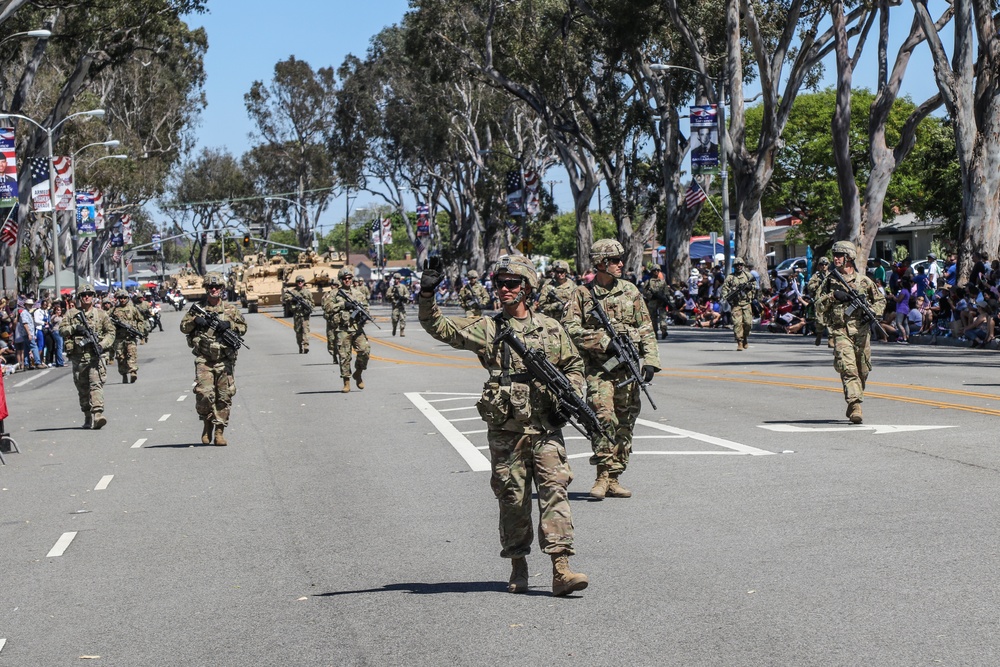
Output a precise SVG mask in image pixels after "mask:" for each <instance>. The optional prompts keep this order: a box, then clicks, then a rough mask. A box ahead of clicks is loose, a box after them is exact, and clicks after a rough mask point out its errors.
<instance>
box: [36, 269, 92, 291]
mask: <svg viewBox="0 0 1000 667" xmlns="http://www.w3.org/2000/svg"><path fill="white" fill-rule="evenodd" d="M77 280H82V278H81V279H78V278H77V277H76V274H75V273H73V271H72V269H63V270H62V271H60V272H59V289H60V290H61V291H65V289H66V288H67V287H69V289H70V291H73V287H74V285H76V281H77ZM38 287H39V288H41V289H50V290H51V289H55V288H56V281H55V278H54V277H53V276H52V275H48V276H46V277H45V280H43V281H42V282H40V283H38Z"/></svg>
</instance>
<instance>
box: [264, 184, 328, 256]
mask: <svg viewBox="0 0 1000 667" xmlns="http://www.w3.org/2000/svg"><path fill="white" fill-rule="evenodd" d="M264 201H266V202H272V201H283V202H287V203H289V204H292V205H294V206H298V207H299V215H301V216H305V219H306V220H308V219H309V209H307V208H306V207H305V206H303V205H302V204H300V203H299V202H297V201H295V200H294V199H288V198H287V197H273V196H271V197H264ZM312 237H313V242H312V246H313V251H318V250H319V239H318V238H316V230H315V229H313V233H312ZM296 243H298V241H296Z"/></svg>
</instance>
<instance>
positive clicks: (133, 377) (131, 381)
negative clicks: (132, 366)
mask: <svg viewBox="0 0 1000 667" xmlns="http://www.w3.org/2000/svg"><path fill="white" fill-rule="evenodd" d="M138 379H139V376H138V374H136V373H132V374H131V375H129V376H128V381H129V382H130V383H131V384H135V381H136V380H138Z"/></svg>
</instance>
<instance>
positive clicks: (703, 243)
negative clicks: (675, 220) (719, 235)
mask: <svg viewBox="0 0 1000 667" xmlns="http://www.w3.org/2000/svg"><path fill="white" fill-rule="evenodd" d="M689 248H690V249H689V253H690V256H691V260H692V261H695V262H696V261H698V260H699V259H714V258H715V256H716V255H718V254H719V253H725V252H726V247H725V245H724V244H723V243H722V239H716V241H715V246H714V247H713V245H712V237H710V236H692V237H691V245H690V246H689Z"/></svg>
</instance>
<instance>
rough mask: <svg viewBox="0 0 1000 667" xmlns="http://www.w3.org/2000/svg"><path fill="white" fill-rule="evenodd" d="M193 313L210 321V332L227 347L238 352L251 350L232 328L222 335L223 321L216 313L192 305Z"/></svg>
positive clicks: (197, 304) (195, 304)
mask: <svg viewBox="0 0 1000 667" xmlns="http://www.w3.org/2000/svg"><path fill="white" fill-rule="evenodd" d="M191 312H192V313H194V314H195V315H201V316H202V317H204V318H205V319H206V320H208V330H209V331H211V332H213V335H214V336H215V338H216V340H218V341H219V342H220V343H222V344H223V345H225V346H226V347H228V348H230V349H233V350H238V349H240V348H241V347H245V348H246V349H248V350H249V349H250V346H249V345H247V344H246V343H244V342H243V337H242V336H240V335H239V334H238V333H236V332H235V331H233V328H232V327H229V328H228V329H226V330H225V331H223V332H221V333H220V332H219V329H218V326H219V324H221V323H222V319H221V318H220V317H219V316H218V315H216V314H215V313H211V312H209V311H207V310H205V309H204V308H202V307H201V304H200V303H193V304H191Z"/></svg>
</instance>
